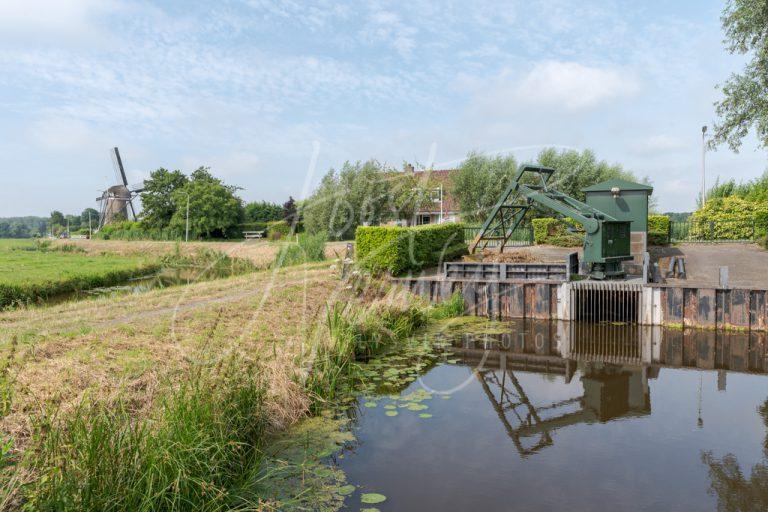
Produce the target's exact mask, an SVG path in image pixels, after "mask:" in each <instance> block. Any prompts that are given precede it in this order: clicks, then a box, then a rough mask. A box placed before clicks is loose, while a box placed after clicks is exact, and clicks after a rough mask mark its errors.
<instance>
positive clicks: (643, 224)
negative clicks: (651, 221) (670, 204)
mask: <svg viewBox="0 0 768 512" xmlns="http://www.w3.org/2000/svg"><path fill="white" fill-rule="evenodd" d="M581 190H582V192H584V193H585V194H586V201H585V202H586V203H587V204H588V205H589V206H591V207H592V208H595V209H596V210H600V211H601V212H603V213H606V214H607V215H610V216H611V217H613V218H614V219H616V220H621V221H627V222H629V223H630V227H629V231H630V233H629V240H628V243H629V251H628V253H630V254H632V256H633V259H634V260H635V263H642V258H643V253H645V251H646V250H647V246H648V200H649V197H650V195H651V193H653V187H651V186H649V185H645V184H643V183H634V182H631V181H627V180H623V179H620V178H616V179H612V180H608V181H603V182H601V183H597V184H595V185H592V186H590V187H585V188H583V189H581Z"/></svg>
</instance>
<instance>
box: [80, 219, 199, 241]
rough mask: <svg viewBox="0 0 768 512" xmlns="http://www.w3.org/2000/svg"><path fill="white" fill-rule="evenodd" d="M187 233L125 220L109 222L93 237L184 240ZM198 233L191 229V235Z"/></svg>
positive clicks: (192, 236) (104, 238)
mask: <svg viewBox="0 0 768 512" xmlns="http://www.w3.org/2000/svg"><path fill="white" fill-rule="evenodd" d="M184 235H185V233H184V232H183V231H178V230H175V229H170V228H163V229H154V228H150V229H147V228H144V227H142V225H141V223H140V222H132V221H129V220H125V221H122V222H115V223H113V224H107V225H106V226H104V227H103V228H101V229H100V230H99V231H98V232H96V233H94V234H93V238H100V239H102V240H182V239H184ZM195 236H196V235H195V234H194V233H193V232H191V231H190V233H189V237H190V238H194V237H195Z"/></svg>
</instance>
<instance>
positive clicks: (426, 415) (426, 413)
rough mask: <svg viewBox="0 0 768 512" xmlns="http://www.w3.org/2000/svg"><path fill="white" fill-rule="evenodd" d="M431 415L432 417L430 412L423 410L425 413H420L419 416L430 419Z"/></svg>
mask: <svg viewBox="0 0 768 512" xmlns="http://www.w3.org/2000/svg"><path fill="white" fill-rule="evenodd" d="M431 417H432V415H431V414H429V413H428V412H423V413H421V414H419V418H422V419H425V420H426V419H429V418H431Z"/></svg>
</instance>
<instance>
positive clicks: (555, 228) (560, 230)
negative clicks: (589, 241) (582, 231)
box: [531, 217, 584, 247]
mask: <svg viewBox="0 0 768 512" xmlns="http://www.w3.org/2000/svg"><path fill="white" fill-rule="evenodd" d="M531 223H532V224H533V240H534V242H536V245H541V244H546V245H557V246H559V247H576V246H580V245H582V244H583V242H584V240H583V239H582V237H580V236H579V235H575V234H573V233H570V232H568V228H567V226H566V224H565V222H563V221H562V220H561V219H553V218H551V217H543V218H540V219H533V220H532V221H531Z"/></svg>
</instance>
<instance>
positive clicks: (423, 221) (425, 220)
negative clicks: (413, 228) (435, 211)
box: [419, 215, 431, 224]
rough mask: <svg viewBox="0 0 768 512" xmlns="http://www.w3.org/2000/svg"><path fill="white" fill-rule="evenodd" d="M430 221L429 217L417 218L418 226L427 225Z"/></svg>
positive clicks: (421, 216)
mask: <svg viewBox="0 0 768 512" xmlns="http://www.w3.org/2000/svg"><path fill="white" fill-rule="evenodd" d="M430 220H431V216H430V215H420V216H419V224H429V221H430Z"/></svg>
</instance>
